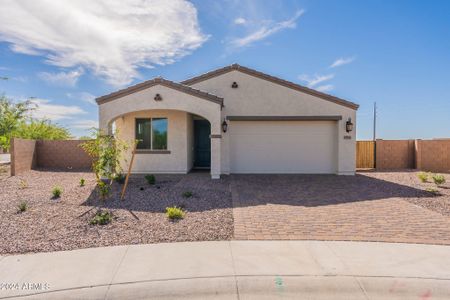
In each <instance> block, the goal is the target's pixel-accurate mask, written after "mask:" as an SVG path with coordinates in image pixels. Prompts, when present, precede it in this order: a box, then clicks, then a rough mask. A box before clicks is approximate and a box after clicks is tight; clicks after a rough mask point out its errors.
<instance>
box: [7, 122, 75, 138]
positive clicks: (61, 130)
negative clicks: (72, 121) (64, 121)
mask: <svg viewBox="0 0 450 300" xmlns="http://www.w3.org/2000/svg"><path fill="white" fill-rule="evenodd" d="M13 136H14V137H19V138H24V139H32V140H67V139H69V138H70V137H71V134H70V132H69V130H68V129H67V128H65V127H62V126H60V125H58V124H53V123H52V122H51V121H50V120H35V119H31V120H29V121H27V122H22V123H20V124H19V126H18V127H17V129H16V130H15V131H14V133H13Z"/></svg>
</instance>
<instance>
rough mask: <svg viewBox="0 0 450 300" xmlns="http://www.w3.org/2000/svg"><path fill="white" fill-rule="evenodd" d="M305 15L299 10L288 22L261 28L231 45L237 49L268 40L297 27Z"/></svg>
mask: <svg viewBox="0 0 450 300" xmlns="http://www.w3.org/2000/svg"><path fill="white" fill-rule="evenodd" d="M303 14H304V10H299V11H297V12H296V13H295V15H294V16H293V17H292V18H290V19H288V20H285V21H282V22H277V23H272V24H270V25H263V26H262V27H261V28H259V29H257V30H256V31H254V32H251V33H250V34H248V35H246V36H244V37H240V38H235V39H232V40H231V41H230V45H231V46H232V47H235V48H240V47H246V46H250V45H251V44H253V43H255V42H258V41H261V40H263V39H266V38H267V37H269V36H271V35H273V34H275V33H277V32H280V31H282V30H284V29H288V28H295V27H296V26H297V20H298V18H300V16H301V15H303Z"/></svg>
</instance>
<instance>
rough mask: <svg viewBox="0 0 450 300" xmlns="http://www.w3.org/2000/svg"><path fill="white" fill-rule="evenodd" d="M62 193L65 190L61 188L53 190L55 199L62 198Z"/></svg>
mask: <svg viewBox="0 0 450 300" xmlns="http://www.w3.org/2000/svg"><path fill="white" fill-rule="evenodd" d="M62 192H63V190H62V188H61V187H60V186H55V187H53V189H52V195H53V198H59V197H61V194H62Z"/></svg>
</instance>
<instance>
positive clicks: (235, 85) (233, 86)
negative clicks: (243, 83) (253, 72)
mask: <svg viewBox="0 0 450 300" xmlns="http://www.w3.org/2000/svg"><path fill="white" fill-rule="evenodd" d="M231 87H232V88H233V89H237V88H238V84H237V82H236V81H233V83H232V84H231Z"/></svg>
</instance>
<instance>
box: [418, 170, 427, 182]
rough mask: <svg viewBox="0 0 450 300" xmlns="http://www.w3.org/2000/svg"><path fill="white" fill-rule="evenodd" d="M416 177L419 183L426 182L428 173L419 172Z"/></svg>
mask: <svg viewBox="0 0 450 300" xmlns="http://www.w3.org/2000/svg"><path fill="white" fill-rule="evenodd" d="M417 177H418V178H419V180H420V181H421V182H428V173H426V172H419V173H418V174H417Z"/></svg>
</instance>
